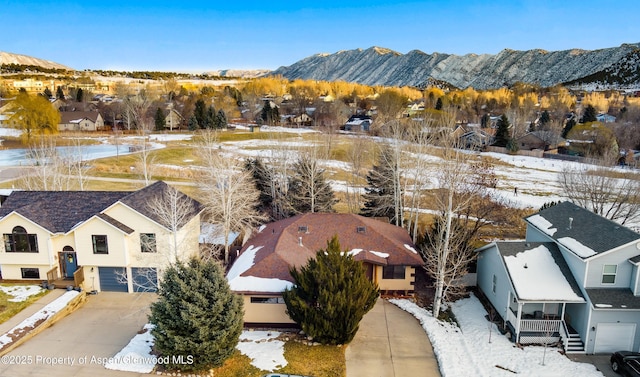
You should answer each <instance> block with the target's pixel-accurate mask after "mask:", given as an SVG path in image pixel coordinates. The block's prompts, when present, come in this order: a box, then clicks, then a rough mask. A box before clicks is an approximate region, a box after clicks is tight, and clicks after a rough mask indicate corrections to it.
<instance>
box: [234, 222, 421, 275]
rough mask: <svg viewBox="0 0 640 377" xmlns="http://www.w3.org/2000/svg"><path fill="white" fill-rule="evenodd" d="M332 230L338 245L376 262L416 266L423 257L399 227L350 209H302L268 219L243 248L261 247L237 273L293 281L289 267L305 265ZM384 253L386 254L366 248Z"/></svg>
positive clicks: (404, 231)
mask: <svg viewBox="0 0 640 377" xmlns="http://www.w3.org/2000/svg"><path fill="white" fill-rule="evenodd" d="M334 235H337V236H338V240H339V241H340V247H341V248H342V249H343V250H346V251H351V250H358V249H359V250H362V251H361V252H359V253H358V254H356V255H355V259H356V260H363V261H366V262H369V263H373V264H378V265H410V266H417V265H421V264H422V263H423V262H422V258H421V257H420V256H419V255H418V254H416V253H414V252H412V251H411V250H410V249H409V248H407V247H406V246H405V245H408V246H409V247H411V248H413V249H415V245H414V244H413V242H412V241H411V238H410V237H409V234H408V233H407V231H406V230H404V229H403V228H401V227H398V226H395V225H392V224H388V223H385V222H382V221H379V220H375V219H372V218H368V217H363V216H359V215H355V214H338V213H307V214H302V215H298V216H294V217H291V218H288V219H284V220H280V221H276V222H273V223H270V224H267V225H266V226H265V227H264V229H262V231H261V232H259V233H257V234H255V235H254V236H253V237H252V238H251V239H250V240H249V241H248V242H247V243H246V244H245V246H244V247H243V249H242V251H241V253H242V252H244V251H245V250H247V248H249V247H250V246H252V245H253V246H255V247H258V246H262V248H261V249H260V250H259V251H258V252H257V253H256V256H255V259H254V264H253V266H252V267H251V268H249V269H248V270H246V271H245V272H244V273H242V274H241V276H255V277H262V278H278V279H282V280H288V281H292V278H291V276H290V274H289V268H290V267H292V266H295V267H299V266H302V265H305V264H306V263H307V261H308V260H309V259H311V258H313V257H315V254H316V252H317V251H318V250H322V249H325V248H326V247H327V241H329V240H330V239H331V238H332V237H333V236H334ZM372 251H374V252H378V253H385V254H389V256H388V257H387V258H384V257H382V256H381V255H377V254H375V253H371V252H372Z"/></svg>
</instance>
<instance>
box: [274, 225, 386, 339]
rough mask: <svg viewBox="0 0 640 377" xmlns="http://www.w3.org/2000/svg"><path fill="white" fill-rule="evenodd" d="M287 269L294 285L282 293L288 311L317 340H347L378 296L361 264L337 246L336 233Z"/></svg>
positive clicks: (353, 334) (350, 337)
mask: <svg viewBox="0 0 640 377" xmlns="http://www.w3.org/2000/svg"><path fill="white" fill-rule="evenodd" d="M290 273H291V276H292V277H293V279H294V286H293V287H292V288H291V289H288V290H286V291H284V292H283V293H282V296H283V298H284V302H285V304H286V305H287V312H288V313H289V316H290V317H291V319H293V320H294V321H295V322H296V323H297V324H298V325H299V326H300V327H301V328H302V330H303V331H304V332H305V333H306V334H307V335H308V336H310V337H312V338H313V339H314V341H317V342H319V343H323V344H345V343H348V342H350V341H351V340H352V339H353V337H354V336H355V335H356V332H357V331H358V326H359V324H360V321H361V320H362V317H363V316H364V315H365V314H366V313H367V312H368V311H369V310H371V308H373V306H374V305H375V303H376V300H377V298H378V296H379V291H378V287H377V286H376V285H375V283H373V282H371V281H370V280H369V279H367V276H366V274H365V271H364V267H363V266H362V264H361V263H360V262H358V261H356V260H354V259H353V256H351V255H350V254H348V253H345V252H343V251H342V250H340V242H339V241H338V237H337V236H334V237H333V238H332V239H331V240H330V241H327V249H326V250H319V251H318V252H317V253H316V257H315V259H311V260H309V262H308V263H307V265H306V266H303V267H301V268H300V269H299V270H298V269H297V268H295V267H294V268H292V269H291V270H290Z"/></svg>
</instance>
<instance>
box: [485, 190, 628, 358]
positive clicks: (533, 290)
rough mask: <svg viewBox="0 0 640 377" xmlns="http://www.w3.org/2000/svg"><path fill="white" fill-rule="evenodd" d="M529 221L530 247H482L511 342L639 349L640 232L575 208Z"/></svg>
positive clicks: (488, 287)
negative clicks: (556, 342) (559, 342)
mask: <svg viewBox="0 0 640 377" xmlns="http://www.w3.org/2000/svg"><path fill="white" fill-rule="evenodd" d="M525 220H526V222H527V233H526V239H525V241H518V242H493V243H491V244H489V245H487V246H484V247H482V248H480V249H478V252H479V255H478V269H477V277H478V287H479V288H480V290H481V292H482V293H483V294H484V295H485V296H486V297H487V299H488V300H489V301H490V302H491V304H492V306H493V307H494V308H495V310H496V312H497V314H499V315H500V316H501V317H502V319H503V321H504V322H505V324H506V326H507V327H508V329H509V331H510V333H511V336H512V339H513V340H514V341H515V342H517V343H545V342H553V341H558V340H559V341H561V342H562V344H563V347H564V349H565V351H566V352H586V353H609V352H612V351H617V350H629V351H638V350H639V348H640V234H638V233H636V232H634V231H632V230H630V229H628V228H625V227H623V226H620V225H619V224H617V223H615V222H613V221H610V220H608V219H606V218H604V217H601V216H599V215H596V214H594V213H593V212H590V211H588V210H586V209H583V208H581V207H578V206H576V205H575V204H572V203H570V202H562V203H559V204H557V205H554V206H552V207H549V208H547V209H544V210H542V211H540V212H539V213H537V214H535V215H532V216H529V217H527V218H526V219H525Z"/></svg>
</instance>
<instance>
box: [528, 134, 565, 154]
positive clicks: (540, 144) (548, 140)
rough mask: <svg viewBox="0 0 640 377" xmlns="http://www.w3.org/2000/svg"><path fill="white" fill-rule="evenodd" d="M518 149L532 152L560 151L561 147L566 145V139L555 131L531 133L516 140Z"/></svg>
mask: <svg viewBox="0 0 640 377" xmlns="http://www.w3.org/2000/svg"><path fill="white" fill-rule="evenodd" d="M516 143H517V145H518V149H520V150H526V151H531V150H534V149H538V150H543V151H546V150H550V149H558V146H559V145H564V139H563V138H562V137H561V136H560V135H558V134H557V133H555V132H553V131H534V132H529V133H527V134H525V135H523V136H521V137H519V138H517V139H516Z"/></svg>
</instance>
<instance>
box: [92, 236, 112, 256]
mask: <svg viewBox="0 0 640 377" xmlns="http://www.w3.org/2000/svg"><path fill="white" fill-rule="evenodd" d="M91 241H92V242H93V253H94V254H109V248H108V247H107V236H105V235H95V234H94V235H92V236H91Z"/></svg>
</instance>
